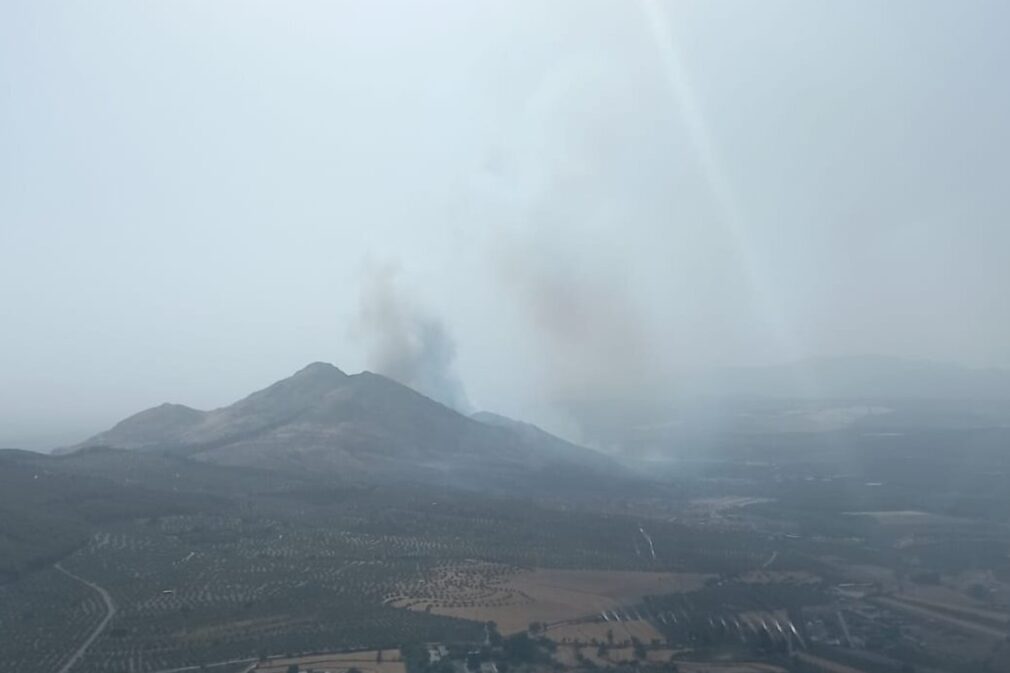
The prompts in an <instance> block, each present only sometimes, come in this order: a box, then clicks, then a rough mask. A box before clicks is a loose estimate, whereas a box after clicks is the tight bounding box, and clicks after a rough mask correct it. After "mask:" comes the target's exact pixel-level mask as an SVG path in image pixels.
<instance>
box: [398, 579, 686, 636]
mask: <svg viewBox="0 0 1010 673" xmlns="http://www.w3.org/2000/svg"><path fill="white" fill-rule="evenodd" d="M704 579H705V576H704V575H700V574H693V573H670V572H649V571H637V572H636V571H620V570H562V569H543V568H538V569H530V570H524V569H520V568H516V567H509V566H501V565H497V564H483V563H464V564H458V565H453V566H445V567H441V568H438V569H437V571H436V572H434V573H433V574H432V576H431V577H429V578H428V579H426V580H425V581H424V582H423V583H422V584H421V585H419V586H417V587H415V589H414V592H413V593H410V594H408V595H407V596H404V597H397V598H396V599H394V600H393V601H392V602H391V604H392V605H396V606H398V607H408V608H410V609H413V610H422V611H425V612H430V613H433V614H440V615H447V616H451V617H460V618H463V619H472V620H477V621H482V622H487V621H491V622H494V623H495V624H497V625H498V628H499V630H500V631H501V632H502V633H503V634H511V633H517V632H519V631H522V630H525V629H526V628H527V627H528V626H529V624H530V623H532V622H541V623H544V624H545V625H547V627H548V628H549V629H550V630H551V631H550V632H551V633H552V634H553V633H554V630H555V629H560V628H564V627H565V626H564V625H565V624H567V623H568V622H571V621H575V620H580V619H585V618H591V619H595V618H597V617H598V616H599V615H600V614H601V613H602V612H603V611H605V610H614V609H620V608H621V606H622V605H626V604H633V603H637V602H639V601H640V600H641V599H642V597H644V596H646V595H650V594H665V593H676V592H685V591H691V590H695V589H697V588H700V587H701V586H702V584H703V582H704ZM650 628H651V627H650ZM649 635H651V634H649ZM656 635H658V634H656Z"/></svg>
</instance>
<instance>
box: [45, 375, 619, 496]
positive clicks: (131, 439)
mask: <svg viewBox="0 0 1010 673" xmlns="http://www.w3.org/2000/svg"><path fill="white" fill-rule="evenodd" d="M492 417H493V419H501V417H497V416H493V415H487V416H484V417H478V418H469V417H467V416H464V415H461V414H459V413H457V412H456V411H453V410H452V409H449V408H448V407H446V406H443V405H442V404H439V403H438V402H435V401H434V400H431V399H429V398H427V397H425V396H423V395H421V394H420V393H417V392H416V391H414V390H412V389H410V388H408V387H406V386H403V385H401V384H399V383H397V382H395V381H393V380H391V379H388V378H386V377H384V376H380V375H378V374H373V373H371V372H362V373H360V374H355V375H348V374H345V373H344V372H342V371H341V370H340V369H338V368H336V367H334V366H333V365H330V364H326V363H321V362H317V363H313V364H310V365H309V366H307V367H305V368H304V369H302V370H300V371H298V372H297V373H295V374H294V375H292V376H291V377H289V378H286V379H283V380H281V381H278V382H277V383H274V384H273V385H271V386H269V387H267V388H265V389H263V390H260V391H258V392H255V393H253V394H251V395H249V396H248V397H246V398H244V399H242V400H239V401H238V402H235V403H234V404H232V405H230V406H227V407H223V408H220V409H215V410H212V411H199V410H196V409H191V408H189V407H185V406H182V405H177V404H163V405H161V406H158V407H155V408H153V409H148V410H146V411H142V412H140V413H138V414H136V415H134V416H131V417H129V418H127V419H125V420H123V421H122V422H120V423H118V424H117V425H116V426H114V427H113V428H111V429H110V430H107V431H105V432H102V433H100V434H98V435H95V436H94V437H92V438H90V439H88V440H86V441H84V442H82V443H80V444H78V445H77V446H75V447H71V448H70V449H67V450H65V451H64V452H66V451H76V450H80V449H83V448H86V447H110V448H118V449H131V450H136V451H145V452H165V453H169V454H171V455H174V456H186V457H189V458H191V459H194V460H197V461H203V462H209V463H216V464H221V465H233V466H246V467H255V468H269V469H271V470H279V471H283V472H288V473H292V474H298V473H305V472H312V473H314V474H319V473H330V474H333V475H339V476H340V477H342V478H351V479H359V480H362V479H363V480H375V479H385V480H389V479H392V480H395V481H401V482H410V481H420V482H441V483H445V484H449V485H452V486H456V487H462V488H488V487H495V488H500V489H501V490H514V489H515V488H524V489H525V488H529V487H530V485H531V484H534V483H536V482H537V480H538V478H543V479H547V478H548V477H549V475H550V474H553V473H556V472H557V471H559V470H563V471H564V472H565V473H566V474H569V475H587V474H588V473H591V472H594V473H597V474H599V475H601V476H602V475H603V474H611V475H613V474H614V472H615V468H616V464H615V463H613V462H612V461H611V460H610V459H609V458H606V457H604V456H603V455H602V454H599V453H597V452H594V451H591V450H589V449H585V448H582V447H578V446H575V445H573V444H570V443H568V442H565V441H564V440H561V439H559V438H557V437H554V436H552V435H550V434H548V433H546V432H544V431H543V430H540V429H539V428H535V426H525V425H523V424H519V423H517V422H514V421H510V422H509V423H503V422H500V421H499V420H495V422H487V421H490V420H491V419H492Z"/></svg>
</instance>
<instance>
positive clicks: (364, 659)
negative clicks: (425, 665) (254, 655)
mask: <svg viewBox="0 0 1010 673" xmlns="http://www.w3.org/2000/svg"><path fill="white" fill-rule="evenodd" d="M377 658H378V650H365V651H361V652H341V653H336V654H315V655H312V656H306V657H294V658H291V659H271V660H270V661H267V662H263V663H260V664H257V665H256V667H255V668H254V669H253V671H255V672H256V673H286V672H287V670H288V666H289V665H291V664H298V666H299V668H303V669H304V668H311V669H313V670H315V671H326V672H328V673H343V672H344V671H347V670H350V669H352V668H357V669H358V670H360V671H362V673H406V670H407V669H406V667H405V666H404V663H403V661H402V660H401V658H400V651H399V650H383V651H382V661H381V662H377V661H376V659H377Z"/></svg>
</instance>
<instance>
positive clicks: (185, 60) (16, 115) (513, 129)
mask: <svg viewBox="0 0 1010 673" xmlns="http://www.w3.org/2000/svg"><path fill="white" fill-rule="evenodd" d="M1008 20H1010V8H1008V7H1007V6H1005V5H1003V4H1001V3H996V2H975V3H966V4H957V5H953V4H950V3H940V2H914V3H913V2H894V3H887V4H886V5H878V4H871V3H836V4H834V5H826V4H825V5H811V4H809V3H798V2H791V3H790V2H768V3H760V4H752V5H747V4H739V3H738V4H734V5H733V11H729V10H728V5H726V4H720V3H705V4H701V3H699V4H683V3H660V2H652V1H650V0H645V1H643V2H640V3H626V2H584V1H579V2H559V3H533V2H528V3H523V2H508V3H480V4H474V3H462V2H459V3H452V2H446V3H441V4H439V9H438V10H434V9H432V8H430V7H427V6H425V7H422V6H420V5H418V4H416V3H407V2H403V3H315V2H306V3H298V4H297V5H290V4H285V5H281V4H268V3H245V2H243V3H239V2H218V3H214V4H212V5H207V4H205V3H195V2H173V3H153V4H152V3H144V4H136V3H122V2H95V3H88V4H87V5H75V4H72V3H65V4H63V3H55V4H51V3H37V2H20V1H15V2H10V3H5V4H4V5H3V6H2V7H0V84H2V89H0V101H2V104H0V178H2V183H0V255H2V257H0V261H2V263H0V315H2V316H3V329H2V330H0V447H3V446H20V447H22V448H33V449H41V448H50V447H51V446H55V445H58V444H61V443H66V442H71V441H77V440H80V439H83V438H84V437H85V436H87V435H89V434H91V433H93V432H96V431H98V430H102V429H105V428H106V427H108V426H109V425H110V424H111V423H113V422H115V421H118V420H120V419H122V418H123V417H125V416H127V415H130V414H132V413H135V412H137V411H140V410H142V409H145V408H148V407H151V406H154V405H156V404H159V403H162V402H165V401H171V402H178V403H182V404H187V405H190V406H193V407H197V408H202V409H206V408H213V407H217V406H222V405H224V404H228V403H230V402H232V401H234V400H236V399H239V398H240V397H242V396H244V395H246V394H248V393H249V392H251V391H253V390H256V389H258V388H262V387H263V386H265V385H267V384H268V383H270V382H272V381H274V380H277V379H280V378H283V377H285V376H288V375H290V374H291V373H293V372H294V371H296V370H297V369H299V368H301V367H303V366H304V365H305V364H307V363H309V362H312V361H325V362H332V363H334V364H335V365H337V366H339V367H340V368H341V369H343V370H345V371H348V372H356V371H359V370H362V369H372V370H375V371H379V372H380V373H385V374H388V375H390V376H393V377H394V378H397V379H399V380H401V381H403V382H404V383H406V384H408V385H413V386H415V387H418V388H419V389H421V390H422V391H423V392H425V393H427V394H429V395H432V396H434V397H436V398H439V399H442V400H443V401H448V402H450V403H452V404H454V405H456V406H458V407H460V408H464V409H472V410H476V409H488V410H491V411H495V412H500V413H503V414H506V415H509V416H514V417H517V418H522V419H524V420H530V421H532V422H538V423H544V424H546V425H548V426H549V427H552V428H564V427H565V424H566V422H567V421H566V416H567V414H568V410H569V408H570V405H571V403H572V402H573V400H581V399H583V398H584V397H585V396H590V397H591V396H592V395H594V394H601V393H600V392H599V391H606V394H607V395H616V396H621V395H629V396H634V395H640V394H643V391H645V392H648V391H650V390H654V389H658V388H665V387H667V386H669V387H675V386H676V385H677V382H676V381H673V380H671V379H672V377H673V375H674V374H675V373H676V372H677V371H679V370H680V369H682V368H684V367H687V366H707V365H764V364H773V363H781V362H790V361H794V360H797V359H803V358H808V357H834V356H847V355H861V354H881V355H886V356H896V357H903V358H912V359H926V360H931V361H938V362H951V363H960V364H964V365H967V366H972V367H983V368H987V367H996V368H1008V367H1010V312H1008V311H1007V310H1006V298H1005V295H1006V290H1007V288H1008V287H1010V265H1008V264H1006V259H1005V258H1006V250H1008V249H1010V227H1008V226H1007V223H1006V221H1007V218H1008V215H1010V192H1008V190H1007V189H1006V187H1005V183H1006V176H1007V174H1008V166H1007V162H1008V157H1010V122H1008V121H1007V120H1010V88H1008V87H1006V86H1002V85H1000V82H1002V81H1003V79H1004V78H1005V72H1006V70H1007V66H1008V65H1010V43H1008V41H1007V40H1006V39H1005V36H1004V35H1003V33H1004V32H1005V30H1003V26H1005V25H1006V24H1007V21H1008Z"/></svg>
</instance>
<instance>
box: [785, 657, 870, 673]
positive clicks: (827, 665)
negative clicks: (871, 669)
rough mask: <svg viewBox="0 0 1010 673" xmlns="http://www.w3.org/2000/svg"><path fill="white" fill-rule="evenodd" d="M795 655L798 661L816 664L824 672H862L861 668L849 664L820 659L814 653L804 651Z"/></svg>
mask: <svg viewBox="0 0 1010 673" xmlns="http://www.w3.org/2000/svg"><path fill="white" fill-rule="evenodd" d="M796 656H797V657H799V659H800V661H803V662H805V663H808V664H810V665H812V666H816V667H817V668H819V669H821V670H822V671H825V673H864V671H862V670H861V669H858V668H852V667H851V666H846V665H845V664H840V663H838V662H837V661H830V660H829V659H821V658H820V657H815V656H814V655H812V654H807V653H806V652H797V653H796Z"/></svg>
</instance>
